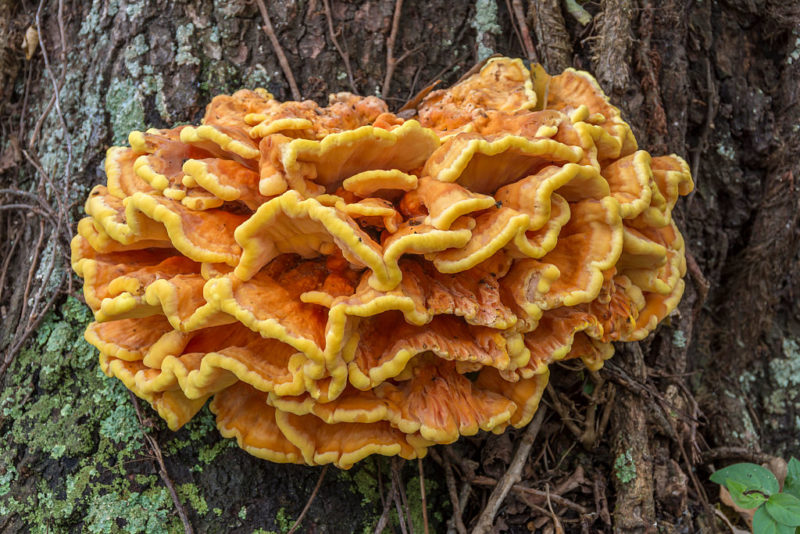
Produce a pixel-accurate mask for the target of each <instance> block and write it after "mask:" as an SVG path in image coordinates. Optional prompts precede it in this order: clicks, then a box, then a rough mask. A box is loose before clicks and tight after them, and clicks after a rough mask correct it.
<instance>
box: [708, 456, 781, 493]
mask: <svg viewBox="0 0 800 534" xmlns="http://www.w3.org/2000/svg"><path fill="white" fill-rule="evenodd" d="M726 480H733V481H735V482H739V483H740V484H744V485H745V487H746V488H747V490H761V491H762V492H764V493H766V494H767V495H768V496H769V495H772V494H774V493H778V490H779V489H780V487H779V486H778V479H777V478H775V475H773V474H772V473H771V472H770V471H769V470H767V469H765V468H763V467H761V466H760V465H756V464H751V463H741V464H733V465H729V466H728V467H726V468H724V469H720V470H719V471H716V472H715V473H714V474H713V475H711V481H712V482H716V483H717V484H720V485H722V486H725V481H726ZM726 487H727V486H726ZM728 489H729V490H730V488H728Z"/></svg>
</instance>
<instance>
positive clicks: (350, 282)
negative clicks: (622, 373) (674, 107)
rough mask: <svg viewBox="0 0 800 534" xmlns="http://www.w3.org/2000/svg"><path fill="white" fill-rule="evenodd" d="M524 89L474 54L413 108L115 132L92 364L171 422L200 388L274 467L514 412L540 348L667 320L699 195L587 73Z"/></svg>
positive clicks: (263, 115) (605, 347) (582, 352)
mask: <svg viewBox="0 0 800 534" xmlns="http://www.w3.org/2000/svg"><path fill="white" fill-rule="evenodd" d="M534 78H535V80H534V79H532V77H531V74H530V73H529V71H528V70H527V68H526V67H525V65H524V64H523V63H522V61H520V60H518V59H514V60H512V59H507V58H499V59H492V60H490V61H489V62H488V63H487V64H486V65H485V66H484V67H483V68H482V70H480V72H478V73H477V74H475V75H473V76H471V77H469V78H467V79H465V80H464V81H462V82H461V83H459V84H457V85H456V86H454V87H451V88H450V89H446V90H441V91H435V92H433V93H431V94H429V95H428V96H427V97H426V98H424V99H423V100H422V101H421V102H419V103H418V106H417V110H416V116H415V117H414V118H410V119H403V118H400V117H398V116H395V115H393V114H391V113H389V112H388V108H387V106H386V104H385V103H384V102H383V101H381V100H379V99H377V98H375V97H368V98H361V97H358V96H355V95H351V94H348V93H341V94H338V95H333V96H332V97H331V102H330V105H329V106H328V107H325V108H321V107H319V106H318V105H317V104H315V103H313V102H310V101H308V102H284V103H281V102H278V101H276V100H275V99H274V98H273V97H272V96H271V95H270V94H269V93H267V92H266V91H263V90H256V91H239V92H237V93H235V94H234V95H232V96H218V97H216V98H214V99H213V101H212V102H211V104H210V105H209V106H208V109H207V111H206V116H205V119H204V120H203V124H201V125H198V126H181V127H176V128H174V129H171V130H148V131H147V132H133V133H131V135H130V139H129V140H130V147H112V148H111V149H109V151H108V154H107V157H106V174H107V176H108V183H107V185H105V186H104V185H98V186H96V187H95V188H94V189H93V190H92V193H91V195H90V196H89V199H88V200H87V202H86V213H87V215H88V217H86V218H85V219H83V220H82V221H80V224H79V225H78V235H77V236H76V237H75V238H74V240H73V243H72V253H73V267H74V269H75V271H76V272H77V273H78V274H79V275H80V276H82V277H83V278H84V292H85V296H86V302H87V304H89V306H91V308H92V310H93V311H94V315H95V320H96V322H94V323H92V324H91V325H90V326H89V327H88V329H87V331H86V339H87V340H88V341H89V342H90V343H91V344H93V345H94V346H96V347H97V348H98V349H99V350H100V363H101V367H102V369H103V371H105V372H106V373H107V374H108V375H110V376H116V377H117V378H118V379H120V380H122V381H123V382H124V383H125V385H126V386H127V387H128V388H130V389H131V390H132V391H133V392H134V393H136V395H138V396H139V397H141V398H143V399H145V400H147V401H148V402H150V403H151V404H152V406H153V407H154V408H155V409H156V410H157V411H158V412H159V414H160V415H161V416H162V417H163V418H164V419H165V420H166V421H167V423H168V425H169V426H170V428H173V429H177V428H179V427H180V426H181V425H183V424H184V423H186V422H187V421H188V420H189V419H191V418H192V417H193V416H194V414H195V413H196V412H197V411H198V410H199V409H200V408H201V407H202V406H203V404H204V403H205V402H206V401H207V400H208V399H209V398H213V400H212V401H211V410H212V411H213V412H214V413H215V414H216V416H217V424H218V426H219V429H220V432H221V433H222V435H223V436H226V437H235V438H236V439H237V440H238V443H239V445H240V446H241V447H242V448H244V449H245V450H247V451H248V452H250V453H251V454H254V455H256V456H259V457H262V458H266V459H269V460H272V461H276V462H297V463H306V464H323V463H334V464H336V465H337V466H339V467H342V468H348V467H350V466H351V465H353V463H355V462H357V461H359V460H361V459H362V458H364V457H365V456H367V455H370V454H383V455H400V456H402V457H404V458H414V457H420V456H422V455H424V454H425V451H426V448H427V447H428V446H430V445H432V444H436V443H450V442H452V441H455V440H456V439H458V437H459V436H461V435H472V434H475V433H477V432H478V431H480V430H485V431H493V432H501V431H503V429H505V428H506V427H507V426H508V425H512V426H515V427H519V426H523V425H525V424H527V423H528V422H529V421H530V419H531V417H532V416H533V414H534V412H535V411H536V408H537V405H538V402H539V399H540V397H541V395H542V391H543V388H544V387H545V385H546V383H547V378H548V366H549V364H550V363H552V362H554V361H560V360H565V359H572V358H580V359H581V360H582V361H583V362H584V364H585V365H586V366H587V367H588V368H589V369H592V370H595V369H598V368H600V367H601V366H602V365H603V361H604V360H605V359H607V358H609V357H610V356H611V355H612V353H613V351H614V349H613V346H612V342H614V341H632V340H639V339H642V338H644V337H645V336H647V335H648V334H649V333H650V332H652V331H653V329H654V328H655V327H656V326H657V325H658V323H659V322H660V321H661V320H663V319H664V318H665V317H666V316H667V315H669V314H670V313H671V312H672V311H673V310H674V309H675V306H676V305H677V303H678V301H679V300H680V297H681V294H682V292H683V287H684V284H683V280H682V278H683V276H684V273H685V270H686V266H685V257H684V243H683V239H682V237H681V234H680V232H679V231H678V228H677V227H676V226H675V223H674V222H673V221H672V209H673V208H674V206H675V203H676V201H677V200H678V197H679V196H680V195H686V194H688V193H689V192H690V191H691V190H692V187H693V184H692V179H691V176H690V174H689V170H688V166H687V165H686V163H685V162H684V161H683V160H682V159H681V158H680V157H678V156H675V155H670V156H660V157H651V156H650V154H648V153H647V152H645V151H643V150H638V147H637V144H636V140H635V139H634V137H633V134H632V133H631V129H630V127H629V126H628V125H627V124H626V123H625V122H624V121H623V120H622V118H621V117H620V113H619V110H618V109H617V108H615V107H614V106H612V105H611V104H610V103H609V102H608V99H607V98H606V97H605V95H603V93H602V91H601V90H600V88H599V86H598V85H597V83H596V82H595V81H594V79H593V78H592V77H591V76H590V75H588V74H587V73H584V72H578V71H574V70H571V69H570V70H567V71H566V72H564V73H562V74H560V75H557V76H552V77H550V76H547V75H546V74H544V73H543V71H541V68H540V67H538V66H537V70H536V76H535V77H534ZM534 81H535V83H534ZM545 98H546V101H544V99H545Z"/></svg>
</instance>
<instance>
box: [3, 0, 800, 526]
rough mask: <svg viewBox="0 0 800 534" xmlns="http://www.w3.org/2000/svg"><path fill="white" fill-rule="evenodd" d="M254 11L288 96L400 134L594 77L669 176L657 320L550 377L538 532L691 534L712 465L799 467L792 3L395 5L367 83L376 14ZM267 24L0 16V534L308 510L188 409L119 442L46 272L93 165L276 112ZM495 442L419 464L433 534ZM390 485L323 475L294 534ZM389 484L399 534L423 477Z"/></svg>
mask: <svg viewBox="0 0 800 534" xmlns="http://www.w3.org/2000/svg"><path fill="white" fill-rule="evenodd" d="M265 4H266V8H267V10H268V12H269V16H270V18H271V21H272V26H273V27H274V32H275V35H276V37H277V39H278V41H279V43H280V46H281V48H282V49H283V51H284V53H285V55H286V57H287V59H288V63H289V66H290V68H291V70H292V72H293V74H294V77H295V78H296V81H297V86H298V90H299V92H300V93H301V94H302V96H303V97H304V98H309V99H313V100H316V101H318V102H320V103H324V102H325V101H326V97H327V94H328V93H331V92H337V91H343V90H349V91H354V92H357V93H359V94H364V95H367V94H378V95H381V96H382V97H383V98H385V99H386V100H387V101H388V102H389V104H390V107H392V108H393V109H398V108H399V107H400V106H402V105H403V103H405V102H406V101H407V100H408V99H409V98H411V97H412V96H413V95H414V94H415V93H416V92H417V91H419V90H420V89H421V88H423V87H425V86H427V85H428V84H430V83H431V82H433V81H434V80H436V79H442V80H443V81H444V82H445V84H450V83H453V82H454V81H455V80H457V79H458V78H459V77H460V76H461V75H462V74H463V73H464V72H465V71H466V70H468V69H469V68H470V67H471V66H472V65H474V64H475V63H476V62H477V61H479V60H481V59H483V58H484V57H486V56H487V55H489V54H491V53H495V52H497V53H501V54H504V55H509V56H518V57H524V58H528V59H532V60H538V61H540V62H541V63H542V64H544V65H545V67H546V68H547V69H548V71H549V72H551V73H556V72H559V71H560V70H562V69H564V68H566V67H569V66H573V67H577V68H581V69H586V70H589V71H590V72H593V73H594V74H595V75H596V76H597V78H598V80H599V82H600V84H601V85H602V86H603V88H604V89H605V91H606V92H607V93H608V94H609V95H610V97H611V99H612V102H614V103H615V104H616V105H618V106H619V107H620V108H621V109H622V111H623V116H624V117H625V119H626V120H627V121H628V122H630V123H631V125H632V127H633V129H634V132H635V134H636V137H637V139H638V141H639V145H640V147H642V148H645V149H647V150H649V151H650V152H652V153H654V154H664V153H671V152H674V153H677V154H679V155H681V156H683V157H684V158H686V160H687V161H688V162H689V164H690V166H691V168H692V172H693V175H694V179H695V182H696V192H695V193H693V194H692V195H691V196H690V197H689V198H688V199H683V200H681V201H680V202H679V204H678V207H677V209H676V211H675V217H676V218H677V219H678V221H679V225H680V227H681V230H682V231H683V232H684V235H685V238H686V243H687V250H688V252H689V254H690V256H691V257H690V258H689V266H690V272H689V274H688V275H687V291H686V294H685V296H684V299H683V302H682V304H681V306H680V310H679V313H677V314H675V316H674V317H673V318H672V319H671V321H668V322H667V324H665V325H664V326H663V327H662V328H661V329H660V330H659V331H658V332H657V333H656V334H655V335H654V336H651V337H650V338H648V339H647V340H645V341H643V342H641V343H639V344H637V345H636V346H631V347H620V348H619V350H618V355H617V356H616V357H615V358H614V359H613V360H611V362H610V363H609V365H608V366H607V367H606V369H605V370H603V371H602V372H601V373H600V374H599V375H598V376H589V375H587V374H585V373H583V372H581V371H580V370H579V369H577V368H561V369H557V370H555V372H554V376H553V383H554V388H553V389H554V391H557V392H558V393H556V394H555V395H548V396H546V397H545V404H547V405H548V406H549V407H550V408H549V410H548V416H547V418H546V419H545V423H544V426H543V428H542V431H541V432H540V434H539V437H538V438H537V441H536V443H535V444H534V449H533V452H532V454H531V457H530V458H529V460H528V463H527V465H526V466H525V468H524V470H523V479H522V482H521V484H523V485H526V486H530V487H533V488H537V489H540V490H542V491H544V490H545V489H547V491H553V492H554V493H555V494H560V495H562V496H563V497H564V498H566V499H569V500H570V502H571V503H573V504H577V505H578V506H580V507H581V508H582V511H581V510H578V509H576V508H574V507H573V508H571V507H570V506H567V505H563V504H562V505H559V504H558V503H551V505H553V509H554V512H555V514H556V515H558V516H560V517H562V520H561V521H559V524H560V527H563V528H564V529H565V530H567V531H576V532H577V531H584V532H586V531H590V530H591V531H594V530H605V531H611V530H616V531H625V532H628V531H631V532H638V531H652V530H653V529H654V528H655V527H654V525H655V524H656V522H657V523H658V527H659V529H660V530H663V531H667V532H678V531H680V532H695V531H698V530H699V529H703V528H706V529H709V528H713V525H714V523H713V521H714V520H713V511H712V510H711V508H710V505H713V504H714V503H716V502H717V501H718V494H717V489H716V487H715V486H714V485H713V484H709V483H708V482H707V478H708V475H709V474H710V472H711V468H712V467H713V466H716V467H720V466H721V465H724V462H728V461H730V460H735V459H750V460H757V461H762V460H765V459H769V458H768V455H776V456H783V457H786V458H788V456H789V455H790V454H795V455H798V454H800V443H798V435H800V345H799V343H800V323H799V321H800V313H799V312H800V310H798V305H797V296H796V291H797V289H798V285H797V282H798V254H797V252H798V214H800V210H798V199H799V198H800V193H799V192H798V187H797V185H796V184H795V180H796V179H798V178H800V157H799V156H800V150H798V144H799V143H800V142H799V141H798V139H800V106H799V105H798V104H799V102H798V90H800V76H799V75H798V74H799V72H800V13H799V12H800V8H799V7H798V5H797V3H796V2H783V1H780V0H773V1H761V0H738V1H723V0H719V1H717V2H710V1H708V0H697V1H694V2H692V1H676V0H666V1H663V2H661V1H658V2H656V1H654V0H653V1H649V0H638V1H637V0H607V1H604V2H597V1H593V2H582V3H578V2H572V1H564V2H563V3H562V2H560V1H559V0H542V1H538V2H527V1H522V0H513V1H511V0H508V1H506V0H497V1H495V0H475V1H474V2H451V1H446V0H429V1H424V2H423V1H411V0H406V2H404V3H402V5H400V10H399V12H398V13H399V16H398V18H397V20H398V24H397V31H396V38H395V40H394V43H393V47H392V51H393V55H392V57H393V58H394V59H395V66H394V72H393V75H392V76H391V77H390V78H389V80H388V82H389V83H387V76H386V73H387V43H389V42H391V40H390V35H391V33H392V21H393V18H394V14H395V10H396V8H397V7H398V3H397V2H396V0H370V1H365V2H356V1H353V2H345V1H339V0H331V1H330V2H328V0H302V1H301V0H296V1H287V2H277V1H273V0H269V1H266V2H265ZM518 15H519V16H518ZM263 20H264V19H263V17H262V15H261V14H260V11H259V9H258V2H236V1H229V2H225V1H222V0H216V1H211V0H203V1H198V2H166V1H157V0H142V1H139V2H126V1H124V0H105V1H101V0H94V1H93V2H82V1H80V2H79V1H75V0H60V1H58V0H48V1H43V2H41V3H36V2H33V1H22V2H17V1H11V0H0V269H1V270H0V314H2V320H0V350H2V359H1V360H0V374H2V378H0V531H1V532H19V531H26V530H30V531H37V532H44V531H57V532H61V531H76V532H77V531H89V532H109V531H124V532H159V531H163V532H171V531H175V530H181V529H182V528H183V526H182V521H181V519H180V518H179V515H178V510H182V511H183V512H184V513H185V514H186V516H187V519H188V521H189V522H190V523H191V524H192V525H193V526H194V529H195V530H196V531H198V532H228V531H234V532H254V531H259V532H268V531H274V532H285V531H286V530H288V528H289V527H290V526H291V524H292V523H293V520H294V519H295V518H296V517H297V516H298V515H299V514H300V511H301V509H302V508H303V506H304V504H305V502H306V500H307V499H308V496H309V495H310V494H311V491H312V488H313V486H314V485H315V483H316V481H317V480H318V477H319V474H320V468H308V467H301V466H285V465H275V464H270V463H268V462H264V461H261V460H257V459H255V458H252V457H250V456H249V455H247V454H246V453H244V452H242V451H240V450H239V449H238V448H236V446H235V445H234V444H233V443H232V441H230V440H221V439H220V438H219V437H218V434H217V431H216V429H215V427H214V423H213V417H212V416H211V414H210V413H209V412H208V410H207V409H204V410H203V412H201V414H200V415H199V416H198V417H196V418H195V420H193V421H192V422H191V423H189V424H188V425H187V426H186V427H185V428H183V429H182V430H181V431H179V432H177V433H172V432H170V431H168V430H165V427H164V425H163V424H162V423H161V421H160V420H158V419H157V417H156V416H155V415H154V414H153V412H152V411H151V410H150V409H149V407H147V406H142V408H141V414H142V418H141V419H140V418H139V417H137V413H136V410H135V409H134V406H133V404H132V401H131V399H130V397H129V396H128V394H127V392H126V391H125V389H124V387H122V385H121V384H120V383H118V382H117V381H114V380H111V379H107V378H105V376H104V375H102V374H101V373H100V371H99V369H98V366H97V364H96V353H95V351H94V349H92V348H91V347H89V346H88V345H87V344H86V343H85V342H84V341H83V339H82V332H83V329H84V327H85V324H86V323H87V322H88V321H89V320H90V317H89V313H88V311H87V310H86V309H85V307H84V306H83V304H82V303H81V302H80V299H81V296H80V290H79V289H80V283H79V281H78V280H77V279H75V278H74V277H73V275H72V274H71V272H70V270H69V262H68V254H69V249H68V242H69V238H70V237H71V235H72V231H73V228H74V222H75V221H76V220H77V218H78V217H79V216H80V211H81V205H82V202H83V199H84V198H85V196H86V194H87V193H88V191H89V189H90V188H91V186H92V185H94V184H96V183H99V182H101V181H104V180H105V176H104V173H103V166H102V164H103V159H104V154H105V150H106V149H107V148H108V147H109V146H111V145H113V144H118V143H123V142H125V140H126V136H127V133H128V132H129V131H130V130H133V129H140V130H141V129H145V128H148V127H169V126H172V125H175V124H177V123H181V122H189V121H195V122H196V121H198V120H199V118H200V117H201V116H202V113H203V110H204V107H205V105H206V104H207V103H208V102H209V100H210V99H211V97H212V96H213V95H215V94H218V93H230V92H233V91H235V90H237V89H239V88H242V87H249V88H252V87H259V86H260V87H265V88H267V89H268V90H269V91H271V92H272V93H273V94H275V96H276V97H277V98H279V99H290V98H291V97H292V95H291V92H290V88H289V85H288V82H287V77H286V75H285V74H284V71H283V70H282V68H281V66H280V65H279V62H278V60H277V56H276V54H275V49H274V48H273V45H272V44H271V42H270V40H269V39H268V37H267V34H266V33H265V31H264V29H263V28H262V25H263ZM334 38H335V41H336V42H335V43H334ZM337 47H338V49H339V50H337ZM345 58H346V61H345ZM348 64H349V68H348V66H347V65H348ZM515 434H516V433H515V432H509V433H506V434H505V435H503V436H492V437H487V436H478V437H475V438H469V439H462V440H461V441H459V442H458V443H457V444H456V445H453V446H450V447H447V448H444V447H438V448H437V454H436V458H437V459H438V460H439V461H435V460H434V459H433V458H430V457H429V458H426V459H425V461H424V462H423V465H424V469H425V481H426V489H427V504H428V511H429V514H428V515H429V517H428V521H429V523H430V528H431V531H444V530H445V529H446V528H447V523H448V520H449V519H450V518H451V516H452V514H453V507H452V499H451V493H450V492H449V491H448V487H447V483H446V480H447V479H446V477H445V470H444V468H443V466H444V465H446V466H448V467H452V470H453V472H454V477H453V479H452V480H453V483H454V487H455V488H457V489H458V490H459V491H461V490H463V494H462V499H461V504H462V506H461V508H462V515H463V520H464V522H465V523H466V524H467V526H468V527H469V525H470V520H472V519H474V518H475V517H476V516H477V515H478V513H479V512H480V510H481V508H482V506H483V503H484V502H485V499H486V497H487V495H488V493H489V491H490V490H491V487H490V486H491V481H492V480H496V479H497V478H500V477H501V476H502V475H503V473H504V472H505V470H506V467H507V465H508V462H509V460H510V458H511V456H512V453H513V448H514V437H515ZM145 436H148V438H145ZM150 438H153V439H150ZM153 444H155V445H153ZM156 449H157V450H158V451H160V453H161V454H162V455H163V465H164V469H165V470H166V473H162V472H161V470H160V464H159V462H158V461H157V458H156V455H157V453H156ZM762 451H763V452H762ZM390 463H391V462H389V461H388V460H385V459H379V460H374V459H370V460H367V461H365V462H362V463H361V464H359V465H358V466H356V467H355V468H353V469H352V470H350V471H348V472H341V471H338V470H335V469H331V470H329V471H328V472H327V474H326V477H325V479H324V480H323V483H322V486H321V488H320V490H319V493H318V495H317V497H316V500H315V501H314V503H313V504H312V505H311V507H310V509H309V512H308V516H307V517H306V519H305V520H304V522H303V524H302V527H301V531H309V532H349V531H362V530H363V531H369V532H371V531H372V530H373V529H374V528H375V525H376V523H377V521H378V517H379V516H380V515H381V511H382V509H383V506H382V505H381V499H382V498H385V497H386V495H387V494H388V487H389V486H390V485H391V482H390V471H391V469H390ZM398 467H399V469H400V475H401V478H402V480H401V482H400V484H401V485H402V486H403V487H404V489H405V490H406V491H405V493H406V495H407V501H408V503H407V507H406V508H407V509H408V510H407V511H408V513H409V514H410V515H411V516H412V521H413V522H414V524H415V525H416V531H417V532H421V531H422V516H421V513H420V512H421V496H420V492H419V474H418V466H417V463H416V462H409V463H408V464H407V465H402V466H398ZM164 474H165V475H166V476H162V475H164ZM475 477H478V478H475ZM480 477H483V478H480ZM486 479H488V480H489V482H488V483H487V482H486ZM166 480H169V481H170V484H169V485H168V484H166V482H165V481H166ZM469 481H472V483H471V484H470V483H469ZM481 481H483V483H484V484H483V485H481V484H480V483H479V482H481ZM487 484H488V486H489V487H487ZM169 486H172V488H173V489H174V491H175V499H173V497H172V495H171V494H170V491H169ZM175 501H177V502H178V503H179V505H176V504H175ZM709 503H710V505H709ZM548 511H549V509H548V504H547V502H546V499H542V498H540V497H535V496H533V497H532V496H531V495H529V494H525V493H524V492H519V491H517V492H512V494H511V495H510V496H509V497H508V498H507V499H506V501H505V504H504V506H503V507H502V508H501V509H500V513H499V515H498V519H497V522H496V525H495V529H496V530H497V531H506V530H507V531H511V532H528V531H530V530H536V529H544V530H546V531H547V530H550V529H555V528H556V527H555V523H554V522H553V520H552V519H550V514H548V513H545V512H548ZM397 525H398V522H397V517H396V516H395V517H393V518H392V519H391V521H390V528H393V529H395V531H399V528H398V526H397ZM259 529H261V530H259Z"/></svg>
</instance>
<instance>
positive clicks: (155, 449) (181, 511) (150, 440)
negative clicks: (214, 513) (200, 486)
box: [128, 391, 194, 534]
mask: <svg viewBox="0 0 800 534" xmlns="http://www.w3.org/2000/svg"><path fill="white" fill-rule="evenodd" d="M128 394H129V395H130V397H131V402H132V403H133V408H134V409H135V410H136V418H137V419H139V427H140V428H141V430H142V435H143V436H144V439H145V441H147V445H148V447H149V448H150V452H152V453H153V456H154V457H155V459H156V462H158V474H159V475H160V476H161V480H162V481H163V482H164V485H165V486H166V487H167V489H168V490H169V494H170V495H171V496H172V503H173V504H174V505H175V509H176V511H177V512H178V516H179V517H180V518H181V522H182V523H183V531H184V532H185V533H186V534H194V529H193V528H192V524H191V523H190V522H189V516H188V515H187V514H186V509H185V508H184V507H183V503H181V500H180V499H179V498H178V494H177V493H176V492H175V486H174V485H173V484H172V479H171V478H169V473H168V472H167V466H166V465H165V464H164V456H163V455H162V454H161V447H159V446H158V441H156V439H155V438H154V437H153V436H151V435H150V434H148V433H147V432H146V431H145V426H146V425H145V422H144V417H143V416H142V410H141V409H140V408H139V401H138V399H137V398H136V396H135V395H134V394H133V393H132V392H130V391H129V392H128Z"/></svg>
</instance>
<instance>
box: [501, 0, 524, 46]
mask: <svg viewBox="0 0 800 534" xmlns="http://www.w3.org/2000/svg"><path fill="white" fill-rule="evenodd" d="M505 2H506V9H507V10H508V15H509V17H511V29H513V30H514V35H516V36H517V42H518V43H519V47H520V48H521V49H522V50H525V43H523V42H522V35H521V34H520V33H519V28H517V24H516V21H515V20H514V8H512V7H511V1H510V0H505Z"/></svg>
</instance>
